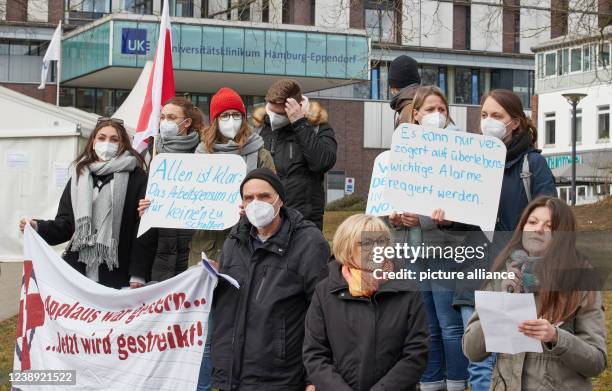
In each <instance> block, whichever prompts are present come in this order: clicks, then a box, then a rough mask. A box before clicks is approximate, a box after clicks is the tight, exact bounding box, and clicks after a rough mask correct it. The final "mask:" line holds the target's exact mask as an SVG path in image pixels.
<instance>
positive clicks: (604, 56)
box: [597, 42, 610, 68]
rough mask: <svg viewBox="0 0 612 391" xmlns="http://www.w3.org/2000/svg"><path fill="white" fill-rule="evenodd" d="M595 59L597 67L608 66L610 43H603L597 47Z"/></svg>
mask: <svg viewBox="0 0 612 391" xmlns="http://www.w3.org/2000/svg"><path fill="white" fill-rule="evenodd" d="M597 57H598V58H597V66H599V67H600V68H602V67H603V68H607V67H609V66H610V42H604V43H602V44H601V45H599V55H598V56H597Z"/></svg>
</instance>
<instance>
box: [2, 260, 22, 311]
mask: <svg viewBox="0 0 612 391" xmlns="http://www.w3.org/2000/svg"><path fill="white" fill-rule="evenodd" d="M22 268H23V263H22V262H0V321H3V320H5V319H7V318H10V317H11V316H14V315H17V312H18V311H19V292H20V288H21V269H22Z"/></svg>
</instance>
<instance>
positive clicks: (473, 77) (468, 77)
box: [455, 67, 480, 105]
mask: <svg viewBox="0 0 612 391" xmlns="http://www.w3.org/2000/svg"><path fill="white" fill-rule="evenodd" d="M479 84H480V75H479V71H478V70H473V69H470V68H461V67H457V68H455V103H456V104H464V105H470V104H471V105H477V104H478V103H479V98H480V97H479V91H480V89H479Z"/></svg>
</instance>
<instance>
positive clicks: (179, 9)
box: [170, 0, 193, 18]
mask: <svg viewBox="0 0 612 391" xmlns="http://www.w3.org/2000/svg"><path fill="white" fill-rule="evenodd" d="M170 16H182V17H186V18H190V17H192V16H193V1H192V0H170Z"/></svg>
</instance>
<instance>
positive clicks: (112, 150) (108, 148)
mask: <svg viewBox="0 0 612 391" xmlns="http://www.w3.org/2000/svg"><path fill="white" fill-rule="evenodd" d="M118 150H119V144H117V143H111V142H110V141H96V143H95V144H94V151H95V152H96V155H98V159H100V160H102V161H104V162H106V161H109V160H111V159H112V158H114V157H115V156H117V151H118Z"/></svg>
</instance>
